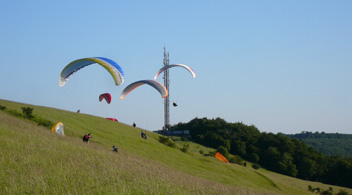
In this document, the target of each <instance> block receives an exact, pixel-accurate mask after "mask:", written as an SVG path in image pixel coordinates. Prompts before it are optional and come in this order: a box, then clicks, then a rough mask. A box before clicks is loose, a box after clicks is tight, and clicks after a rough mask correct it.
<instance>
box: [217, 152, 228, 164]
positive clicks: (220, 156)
mask: <svg viewBox="0 0 352 195" xmlns="http://www.w3.org/2000/svg"><path fill="white" fill-rule="evenodd" d="M215 158H217V159H219V160H221V161H222V162H225V163H229V161H228V160H227V159H226V158H225V156H223V155H222V154H221V153H220V152H217V153H216V154H215Z"/></svg>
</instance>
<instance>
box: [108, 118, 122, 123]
mask: <svg viewBox="0 0 352 195" xmlns="http://www.w3.org/2000/svg"><path fill="white" fill-rule="evenodd" d="M106 119H108V120H112V121H116V122H119V120H117V119H116V118H106Z"/></svg>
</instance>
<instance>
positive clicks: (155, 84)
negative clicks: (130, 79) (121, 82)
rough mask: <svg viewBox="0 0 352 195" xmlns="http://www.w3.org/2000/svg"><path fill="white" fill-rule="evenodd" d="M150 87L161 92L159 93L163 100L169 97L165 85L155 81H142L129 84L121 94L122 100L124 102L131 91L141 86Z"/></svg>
mask: <svg viewBox="0 0 352 195" xmlns="http://www.w3.org/2000/svg"><path fill="white" fill-rule="evenodd" d="M144 84H147V85H150V86H152V87H154V88H155V89H156V90H158V91H159V93H160V94H161V96H162V97H163V98H165V97H166V96H167V95H168V92H167V89H166V88H165V86H164V85H163V84H161V83H160V82H159V81H155V80H140V81H136V82H134V83H131V84H129V85H128V86H127V87H126V88H125V89H124V90H123V91H122V93H121V95H120V99H121V100H123V99H124V98H125V97H126V95H127V94H129V93H130V92H131V91H133V90H134V89H135V88H137V87H139V86H141V85H144Z"/></svg>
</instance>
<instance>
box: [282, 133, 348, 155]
mask: <svg viewBox="0 0 352 195" xmlns="http://www.w3.org/2000/svg"><path fill="white" fill-rule="evenodd" d="M287 136H289V137H291V138H297V139H299V140H302V141H304V142H305V143H307V144H308V145H309V146H312V147H313V148H315V149H317V150H318V151H319V152H322V153H323V154H326V155H329V156H333V155H341V156H343V157H352V134H340V133H325V132H321V133H319V132H315V133H313V132H309V131H302V132H301V133H297V134H288V135H287Z"/></svg>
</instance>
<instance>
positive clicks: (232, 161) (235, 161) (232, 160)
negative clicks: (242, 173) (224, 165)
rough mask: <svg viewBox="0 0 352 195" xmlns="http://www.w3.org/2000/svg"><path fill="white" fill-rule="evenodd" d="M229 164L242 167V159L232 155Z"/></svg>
mask: <svg viewBox="0 0 352 195" xmlns="http://www.w3.org/2000/svg"><path fill="white" fill-rule="evenodd" d="M229 162H230V163H236V164H239V165H243V160H242V158H241V157H240V156H237V155H234V156H232V157H230V159H229Z"/></svg>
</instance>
